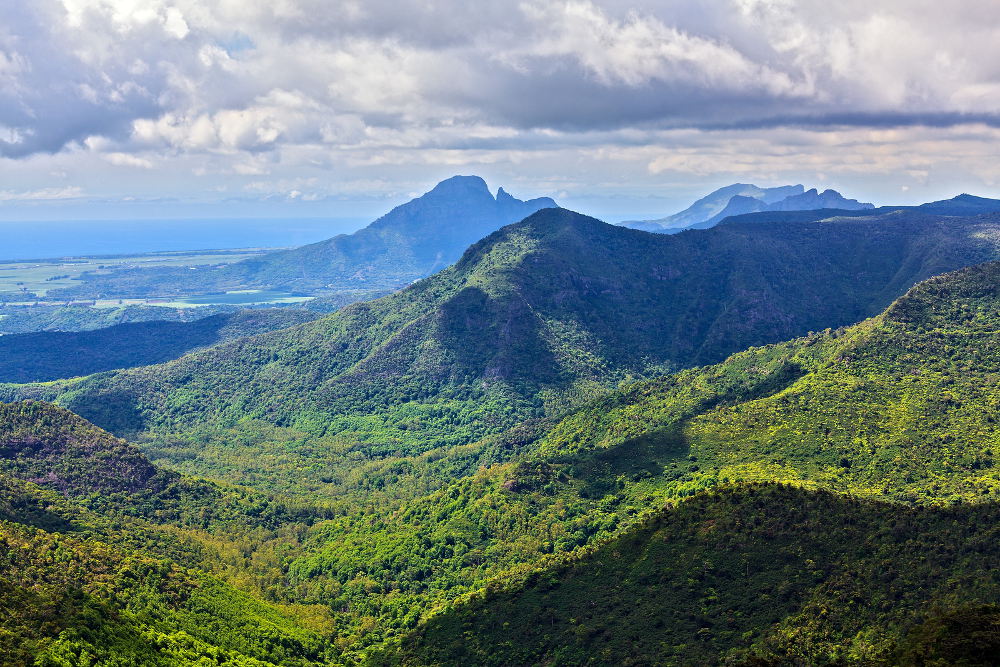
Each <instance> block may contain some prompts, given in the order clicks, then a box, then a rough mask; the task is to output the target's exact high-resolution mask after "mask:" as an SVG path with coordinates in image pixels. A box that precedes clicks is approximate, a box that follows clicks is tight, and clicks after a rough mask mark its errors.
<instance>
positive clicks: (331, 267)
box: [49, 176, 556, 299]
mask: <svg viewBox="0 0 1000 667" xmlns="http://www.w3.org/2000/svg"><path fill="white" fill-rule="evenodd" d="M554 207H556V203H555V202H554V201H553V200H552V199H549V198H548V197H541V198H538V199H531V200H529V201H521V200H520V199H517V198H515V197H513V196H511V195H510V194H508V193H507V192H506V191H505V190H504V189H503V188H500V189H499V190H498V191H497V194H496V196H495V197H494V196H493V195H492V194H491V193H490V190H489V188H488V187H487V185H486V182H485V181H484V180H483V179H482V178H480V177H478V176H454V177H452V178H449V179H447V180H444V181H442V182H440V183H438V184H437V185H436V186H435V187H434V188H433V189H432V190H430V191H429V192H427V193H426V194H424V195H422V196H420V197H417V198H416V199H413V200H411V201H409V202H407V203H405V204H402V205H400V206H397V207H396V208H394V209H392V210H391V211H390V212H388V213H387V214H385V215H384V216H382V217H381V218H379V219H378V220H376V221H374V222H372V223H371V224H370V225H368V226H367V227H365V228H363V229H361V230H358V231H357V232H354V233H353V234H341V235H339V236H335V237H333V238H331V239H328V240H326V241H321V242H319V243H313V244H310V245H306V246H301V247H299V248H293V249H291V250H280V251H275V252H271V253H265V254H264V255H261V256H258V257H253V258H249V259H246V260H243V261H241V262H236V263H234V264H225V265H221V266H201V267H180V268H155V269H149V268H131V269H119V270H114V271H110V272H92V273H87V274H84V275H83V276H82V277H81V284H80V285H78V286H74V287H69V288H64V289H60V290H52V291H51V292H50V294H49V296H50V297H52V298H55V299H67V298H129V297H140V298H142V297H149V296H162V297H165V296H175V295H190V294H204V293H217V292H225V291H229V290H236V289H275V290H283V291H287V292H292V293H295V294H322V293H331V292H339V291H345V290H346V291H366V290H368V291H370V290H384V289H397V288H399V287H402V286H405V285H407V284H409V283H411V282H413V281H414V280H417V279H419V278H423V277H426V276H428V275H430V274H432V273H434V272H436V271H439V270H441V269H443V268H445V267H446V266H448V265H449V264H452V263H454V262H455V261H456V260H457V259H458V258H459V257H460V256H461V255H462V252H463V251H464V250H465V249H466V248H467V247H468V246H469V245H470V244H472V243H474V242H476V241H478V240H479V239H481V238H483V237H484V236H486V235H488V234H490V233H491V232H493V231H496V230H497V229H499V228H501V227H503V226H504V225H507V224H510V223H512V222H516V221H518V220H521V219H522V218H525V217H527V216H528V215H530V214H531V213H534V212H535V211H538V210H541V209H544V208H554Z"/></svg>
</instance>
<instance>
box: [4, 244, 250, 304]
mask: <svg viewBox="0 0 1000 667" xmlns="http://www.w3.org/2000/svg"><path fill="white" fill-rule="evenodd" d="M265 252H267V249H262V248H245V249H238V250H200V251H196V252H159V253H147V254H138V255H114V256H107V257H65V258H57V259H43V260H33V261H22V262H5V263H0V299H2V300H4V301H8V302H9V301H16V300H17V299H16V298H15V297H16V295H17V294H26V295H27V294H34V295H36V296H38V297H40V298H42V299H44V298H45V297H46V295H47V294H48V293H49V292H50V291H53V290H56V289H61V288H64V287H72V286H74V285H75V284H77V283H76V279H77V278H79V277H80V276H81V275H82V274H83V273H86V272H93V273H96V274H98V275H100V274H103V273H110V272H111V271H112V270H114V269H126V268H153V267H171V268H176V267H184V266H190V267H195V266H210V265H219V264H232V263H234V262H238V261H240V260H243V259H247V258H248V257H255V256H258V255H262V254H264V253H265ZM25 301H26V302H31V303H34V302H35V301H36V299H34V298H33V297H30V296H29V297H27V298H26V299H25ZM128 301H129V302H131V303H136V304H141V303H146V300H145V299H129V300H128ZM229 302H230V303H231V302H232V301H229ZM253 302H254V303H257V301H253ZM205 303H216V302H215V301H209V302H206V301H204V300H202V301H199V302H198V303H191V304H188V305H191V306H194V305H203V304H205ZM220 303H225V301H223V302H220ZM108 305H119V301H118V300H117V299H116V300H114V302H113V304H108Z"/></svg>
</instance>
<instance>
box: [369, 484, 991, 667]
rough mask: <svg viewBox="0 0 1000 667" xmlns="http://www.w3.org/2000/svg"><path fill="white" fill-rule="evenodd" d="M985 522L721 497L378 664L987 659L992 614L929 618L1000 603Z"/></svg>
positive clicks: (514, 590) (482, 608) (911, 511)
mask: <svg viewBox="0 0 1000 667" xmlns="http://www.w3.org/2000/svg"><path fill="white" fill-rule="evenodd" d="M998 521H1000V505H997V504H992V503H991V504H989V505H978V506H963V507H958V508H902V507H899V506H897V505H890V504H886V503H880V502H871V501H863V500H858V499H856V498H851V497H845V496H840V495H836V494H833V493H829V492H817V491H807V490H804V489H799V488H794V487H783V486H775V485H765V486H748V487H744V486H738V487H728V488H721V489H719V490H718V491H716V492H712V493H705V494H699V495H698V496H696V497H694V498H692V499H690V500H688V501H685V502H682V503H679V504H678V505H677V506H676V508H670V509H666V510H664V511H662V512H660V513H658V514H657V515H655V516H654V517H653V518H651V519H650V520H648V521H646V522H644V523H643V524H642V525H641V526H638V527H636V528H634V529H631V530H629V531H627V532H625V533H624V534H623V535H621V536H620V537H617V538H615V539H613V540H611V541H609V542H607V543H605V544H602V545H601V546H600V547H598V548H596V549H590V550H587V551H585V552H584V553H580V554H576V555H573V556H568V557H563V558H558V559H553V560H554V561H555V562H553V563H552V564H549V565H546V566H544V567H539V568H534V569H531V570H529V571H527V572H522V573H518V574H515V575H511V576H509V577H506V578H503V579H496V580H494V581H492V582H490V584H489V585H488V586H487V587H486V589H485V590H484V591H481V592H477V593H474V594H470V595H468V596H467V597H466V598H464V599H463V600H461V601H460V602H458V603H455V604H453V605H450V606H449V607H447V608H445V609H441V610H438V611H437V612H435V613H434V614H433V615H432V616H431V617H430V618H429V619H428V620H427V621H426V622H425V623H424V624H423V625H421V627H420V628H419V629H418V630H417V631H415V632H414V633H412V634H411V635H409V636H408V637H407V638H406V639H405V640H404V641H403V642H402V649H401V650H400V651H398V652H397V651H391V652H390V651H387V652H385V654H383V658H382V659H381V660H378V661H377V662H383V661H384V662H385V663H390V664H414V665H429V664H433V665H457V664H465V665H511V664H550V665H582V664H609V665H648V664H654V663H655V664H667V665H674V664H676V665H714V664H720V663H722V664H727V665H772V664H773V665H778V664H781V665H789V664H791V665H817V666H818V665H845V664H856V665H899V664H911V665H915V664H921V665H929V664H941V665H945V664H947V665H953V664H970V665H990V664H995V661H996V659H997V657H1000V630H998V624H997V620H998V618H1000V614H998V612H997V611H996V609H995V608H994V609H989V608H987V609H986V610H982V609H976V610H974V612H975V613H972V612H971V611H969V610H964V611H962V612H958V613H949V614H947V615H946V616H945V617H944V618H940V617H938V613H939V612H936V611H935V610H941V609H951V608H956V607H962V606H963V605H966V604H969V603H971V602H977V603H985V602H991V603H996V602H997V601H998V600H1000V570H998V569H997V567H998V565H1000V560H998V559H1000V556H998V553H997V550H996V544H997V541H998V540H1000V533H998V530H1000V528H998ZM984 612H985V613H987V614H989V615H988V616H986V619H983V620H978V627H976V624H974V623H975V622H972V619H973V618H976V619H982V618H983V614H984ZM925 619H927V622H926V624H925V625H923V626H922V627H915V626H918V624H919V623H921V622H922V621H924V620H925ZM987 619H988V620H987ZM984 620H985V622H984ZM965 633H968V634H969V635H970V636H971V637H974V638H975V641H974V642H969V641H968V639H964V638H963V634H965ZM972 633H975V634H972ZM987 636H988V637H989V640H988V641H983V639H984V638H985V637H987ZM971 637H970V638H971ZM949 642H950V643H951V644H952V645H951V646H949V645H948V643H949ZM966 656H968V658H971V659H970V661H969V662H966V663H960V662H958V659H960V658H961V657H966ZM935 658H937V660H939V661H940V662H935V661H934V659H935Z"/></svg>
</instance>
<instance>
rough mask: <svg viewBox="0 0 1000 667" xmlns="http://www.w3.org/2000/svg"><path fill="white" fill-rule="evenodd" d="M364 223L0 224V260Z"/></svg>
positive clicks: (224, 243)
mask: <svg viewBox="0 0 1000 667" xmlns="http://www.w3.org/2000/svg"><path fill="white" fill-rule="evenodd" d="M366 222H369V221H368V220H364V219H360V218H332V219H331V218H295V219H292V220H287V219H262V218H257V219H253V218H249V219H248V218H232V219H190V220H142V221H138V222H137V221H134V220H103V221H101V220H85V221H82V220H81V221H73V220H68V221H67V220H64V221H49V222H44V221H42V222H39V221H31V222H0V260H18V259H43V258H50V257H67V256H81V255H116V254H131V253H144V252H157V251H170V250H208V249H213V250H214V249H222V248H261V247H266V248H276V247H289V246H300V245H305V244H307V243H313V242H315V241H322V240H323V239H327V238H330V237H331V236H335V235H337V234H343V233H350V232H352V231H355V230H357V229H359V228H360V227H362V226H363V225H364V224H366Z"/></svg>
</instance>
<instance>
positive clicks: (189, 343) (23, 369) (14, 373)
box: [0, 308, 320, 382]
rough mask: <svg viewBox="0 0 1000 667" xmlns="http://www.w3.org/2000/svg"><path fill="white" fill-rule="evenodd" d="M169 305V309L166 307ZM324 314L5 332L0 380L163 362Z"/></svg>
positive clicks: (275, 312)
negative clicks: (17, 332)
mask: <svg viewBox="0 0 1000 667" xmlns="http://www.w3.org/2000/svg"><path fill="white" fill-rule="evenodd" d="M163 310H166V309H163ZM319 316H320V315H319V314H318V313H312V312H308V311H304V310H289V309H284V308H271V309H266V310H243V311H238V312H236V313H232V314H225V315H210V316H208V317H205V318H202V319H199V320H194V321H190V322H185V321H155V320H154V321H149V322H136V323H127V324H117V325H115V326H111V327H107V328H104V329H97V330H88V331H79V332H77V331H72V332H69V331H66V332H63V331H40V332H35V333H24V334H10V335H6V336H0V382H43V381H47V380H56V379H59V378H71V377H78V376H81V375H90V374H92V373H99V372H101V371H109V370H113V369H116V368H132V367H135V366H148V365H149V364H157V363H162V362H164V361H169V360H171V359H176V358H177V357H179V356H181V355H183V354H185V353H187V352H190V351H192V350H195V349H198V348H202V347H208V346H211V345H215V344H217V343H221V342H223V341H227V340H232V339H234V338H239V337H241V336H252V335H255V334H258V333H263V332H266V331H274V330H276V329H284V328H286V327H290V326H293V325H296V324H301V323H303V322H308V321H310V320H314V319H316V318H317V317H319Z"/></svg>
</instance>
